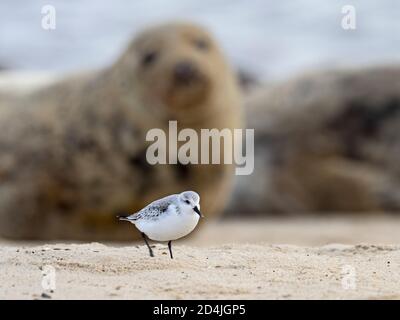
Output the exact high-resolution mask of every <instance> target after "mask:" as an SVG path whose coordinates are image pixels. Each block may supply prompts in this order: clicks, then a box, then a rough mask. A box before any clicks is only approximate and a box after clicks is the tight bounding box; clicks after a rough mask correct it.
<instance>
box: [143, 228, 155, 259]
mask: <svg viewBox="0 0 400 320" xmlns="http://www.w3.org/2000/svg"><path fill="white" fill-rule="evenodd" d="M142 237H143V239H144V242H146V245H147V248H149V253H150V257H154V254H153V250H152V249H151V247H150V245H149V243H148V242H147V238H146V235H145V234H144V233H143V232H142Z"/></svg>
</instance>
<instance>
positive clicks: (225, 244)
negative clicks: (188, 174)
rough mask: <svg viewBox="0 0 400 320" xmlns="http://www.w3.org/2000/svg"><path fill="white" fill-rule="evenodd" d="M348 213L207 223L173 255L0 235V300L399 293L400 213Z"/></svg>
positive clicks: (162, 248) (160, 249) (159, 247)
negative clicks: (46, 276) (47, 282)
mask: <svg viewBox="0 0 400 320" xmlns="http://www.w3.org/2000/svg"><path fill="white" fill-rule="evenodd" d="M345 221H347V220H345V219H317V221H314V222H312V220H309V221H308V220H304V219H301V220H298V221H297V220H263V221H245V222H239V221H237V222H235V221H231V222H229V221H228V222H224V223H223V222H221V223H209V224H208V225H206V226H205V227H204V228H202V230H200V232H198V233H197V234H196V235H195V236H194V237H193V238H191V239H189V240H187V241H183V242H179V243H176V244H175V245H174V255H175V259H174V260H171V259H170V258H169V256H168V250H167V247H166V245H164V244H155V245H154V251H155V258H150V257H149V256H148V252H147V249H146V248H145V247H144V246H143V244H142V243H136V244H132V245H131V244H129V243H124V244H120V243H119V244H117V243H111V244H110V243H107V244H100V243H85V244H72V243H52V244H39V243H13V242H8V241H3V242H2V245H1V247H0V265H1V270H2V272H1V273H0V299H320V298H321V299H349V298H350V299H400V285H399V283H400V273H399V266H400V232H399V231H400V224H399V219H395V218H386V219H381V218H374V219H367V218H364V219H354V220H350V222H347V223H346V222H345ZM395 229H397V230H395ZM239 230H240V231H239ZM272 230H275V233H274V232H269V231H272ZM296 230H297V232H296ZM350 230H352V231H350ZM345 234H347V238H346V237H343V236H344V235H345ZM246 235H247V236H246ZM285 238H286V241H284V240H285ZM340 239H342V241H340ZM367 239H369V242H368V243H367V242H366V241H365V240H367ZM279 242H280V243H288V244H278V243H279ZM339 242H341V243H339ZM294 243H296V244H297V245H294ZM390 243H391V244H390ZM46 266H52V267H53V268H54V270H55V273H56V278H55V284H56V288H55V290H54V292H49V291H48V290H47V291H46V290H44V289H43V288H42V281H43V275H42V271H41V270H43V268H46ZM43 293H44V295H42V294H43Z"/></svg>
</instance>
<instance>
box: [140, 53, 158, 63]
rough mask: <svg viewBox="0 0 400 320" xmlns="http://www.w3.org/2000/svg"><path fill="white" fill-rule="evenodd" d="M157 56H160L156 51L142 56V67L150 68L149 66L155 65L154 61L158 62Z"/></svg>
mask: <svg viewBox="0 0 400 320" xmlns="http://www.w3.org/2000/svg"><path fill="white" fill-rule="evenodd" d="M157 56H158V53H157V52H156V51H149V52H146V53H145V54H144V55H143V56H142V65H143V66H149V65H151V64H153V63H154V61H156V59H157Z"/></svg>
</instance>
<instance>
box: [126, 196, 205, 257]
mask: <svg viewBox="0 0 400 320" xmlns="http://www.w3.org/2000/svg"><path fill="white" fill-rule="evenodd" d="M200 217H202V214H201V213H200V196H199V195H198V194H197V193H196V192H194V191H184V192H182V193H180V194H173V195H170V196H167V197H165V198H162V199H159V200H156V201H153V202H152V203H150V204H149V205H148V206H147V207H144V208H143V209H142V210H140V211H139V212H136V213H134V214H132V215H130V216H127V217H121V216H118V218H119V219H120V220H124V221H129V222H131V223H133V224H134V225H135V226H136V228H138V229H139V231H140V232H141V233H142V237H143V239H144V241H145V243H146V245H147V247H148V248H149V252H150V256H151V257H154V255H153V250H152V249H151V247H150V245H149V243H148V242H147V238H149V239H151V240H155V241H168V249H169V254H170V256H171V259H173V255H172V247H171V243H172V241H173V240H177V239H179V238H182V237H184V236H186V235H188V234H189V233H190V232H192V231H193V230H194V228H195V227H196V225H197V223H198V222H199V219H200Z"/></svg>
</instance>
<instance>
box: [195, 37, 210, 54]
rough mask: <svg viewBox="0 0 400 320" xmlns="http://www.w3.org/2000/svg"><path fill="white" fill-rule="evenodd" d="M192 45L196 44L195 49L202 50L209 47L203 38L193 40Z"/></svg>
mask: <svg viewBox="0 0 400 320" xmlns="http://www.w3.org/2000/svg"><path fill="white" fill-rule="evenodd" d="M194 45H195V46H196V48H197V49H199V50H203V51H206V50H208V49H209V47H210V44H209V43H208V42H207V40H205V39H196V40H195V41H194Z"/></svg>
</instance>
